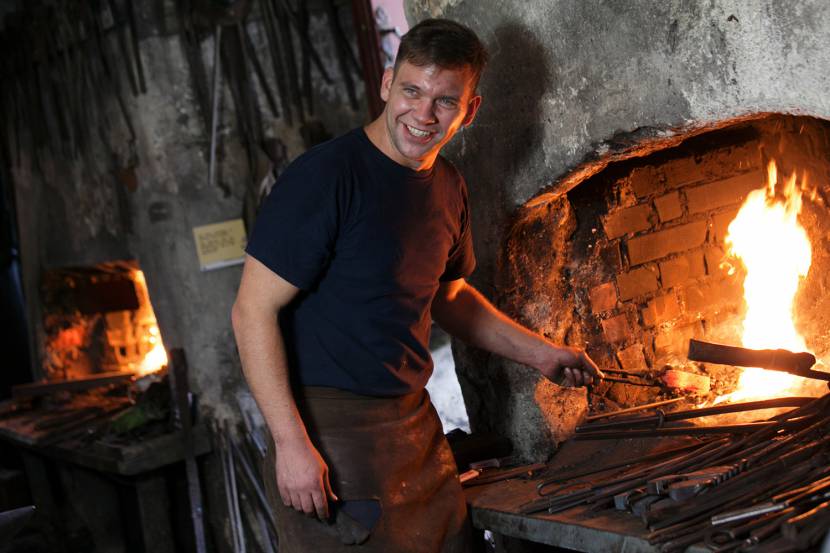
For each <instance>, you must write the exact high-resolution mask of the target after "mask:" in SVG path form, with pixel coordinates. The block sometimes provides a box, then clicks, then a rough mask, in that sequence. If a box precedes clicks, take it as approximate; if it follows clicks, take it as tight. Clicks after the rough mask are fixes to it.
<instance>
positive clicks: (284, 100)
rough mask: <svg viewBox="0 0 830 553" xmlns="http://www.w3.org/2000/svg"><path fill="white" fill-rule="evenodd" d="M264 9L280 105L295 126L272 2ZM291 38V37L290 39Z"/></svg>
mask: <svg viewBox="0 0 830 553" xmlns="http://www.w3.org/2000/svg"><path fill="white" fill-rule="evenodd" d="M260 5H261V6H262V8H263V11H262V19H263V21H264V24H265V35H266V37H267V38H268V45H269V51H270V53H271V65H272V66H273V69H274V77H275V79H276V81H277V91H278V92H279V95H280V104H281V106H282V112H283V113H284V114H285V119H286V121H287V122H288V124H289V125H291V126H293V125H294V114H293V111H294V110H293V109H292V106H291V97H290V92H289V90H288V85H287V83H286V82H285V68H284V66H283V54H282V49H281V48H280V41H279V37H278V36H277V28H276V26H277V22H276V19H275V18H276V16H275V15H274V6H273V4H272V3H271V0H264V1H263V2H262V3H261V4H260ZM289 38H290V37H289Z"/></svg>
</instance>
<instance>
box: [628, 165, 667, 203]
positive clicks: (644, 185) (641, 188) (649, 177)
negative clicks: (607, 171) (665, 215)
mask: <svg viewBox="0 0 830 553" xmlns="http://www.w3.org/2000/svg"><path fill="white" fill-rule="evenodd" d="M628 182H629V184H630V185H631V191H632V192H634V195H635V196H637V197H638V198H645V197H646V196H650V195H651V194H654V193H655V192H657V191H658V190H659V189H660V180H659V178H658V175H657V171H655V170H654V167H637V168H635V169H634V170H633V171H631V175H629V177H628Z"/></svg>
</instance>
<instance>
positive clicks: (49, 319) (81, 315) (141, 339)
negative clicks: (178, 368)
mask: <svg viewBox="0 0 830 553" xmlns="http://www.w3.org/2000/svg"><path fill="white" fill-rule="evenodd" d="M40 292H41V299H42V305H43V313H44V315H43V320H42V336H43V351H44V359H43V367H42V373H43V376H44V377H45V379H46V380H49V381H62V380H77V379H86V378H90V377H100V376H103V375H114V374H116V373H124V374H133V375H135V376H143V375H146V374H149V373H153V372H156V371H158V370H160V369H161V368H162V367H164V366H165V365H166V364H167V354H166V352H165V349H164V345H163V343H162V339H161V336H160V332H159V328H158V323H157V322H156V316H155V313H154V311H153V306H152V304H151V303H150V296H149V293H148V291H147V283H146V281H145V279H144V273H143V272H142V271H141V270H140V269H139V266H138V263H137V262H136V261H133V260H124V261H111V262H106V263H99V264H97V265H92V266H83V267H63V268H59V269H51V270H47V271H45V272H44V273H43V277H42V279H41V287H40Z"/></svg>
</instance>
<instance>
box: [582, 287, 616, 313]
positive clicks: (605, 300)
mask: <svg viewBox="0 0 830 553" xmlns="http://www.w3.org/2000/svg"><path fill="white" fill-rule="evenodd" d="M588 296H589V297H590V299H591V311H593V312H594V313H602V312H603V311H610V310H611V309H614V307H616V305H617V291H616V290H615V289H614V283H613V282H606V283H605V284H600V285H599V286H597V287H595V288H592V289H591V291H590V292H589V293H588Z"/></svg>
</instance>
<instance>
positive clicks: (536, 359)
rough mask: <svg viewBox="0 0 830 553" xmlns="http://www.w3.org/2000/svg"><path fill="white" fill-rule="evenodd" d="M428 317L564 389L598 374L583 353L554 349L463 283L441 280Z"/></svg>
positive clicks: (446, 328)
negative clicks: (536, 372) (527, 367)
mask: <svg viewBox="0 0 830 553" xmlns="http://www.w3.org/2000/svg"><path fill="white" fill-rule="evenodd" d="M432 318H433V319H434V320H435V321H436V322H437V323H438V324H439V325H441V328H443V329H444V330H446V331H447V332H449V333H450V334H452V335H453V336H455V337H457V338H459V339H461V340H463V341H465V342H468V343H470V344H472V345H474V346H477V347H480V348H482V349H486V350H488V351H491V352H493V353H495V354H497V355H501V356H502V357H506V358H508V359H512V360H513V361H516V362H518V363H522V364H524V365H528V366H531V367H534V368H536V369H538V370H539V371H540V372H541V373H542V374H543V375H544V376H546V377H547V378H549V379H550V380H553V381H554V382H557V383H561V384H563V385H566V386H579V385H582V384H590V383H591V382H592V381H593V380H594V379H595V378H602V372H601V371H600V370H599V368H598V367H597V366H596V364H595V363H594V362H593V361H592V360H591V358H590V357H588V354H586V353H585V352H584V351H583V350H580V349H578V348H572V347H569V346H561V345H555V344H553V343H552V342H550V341H549V340H547V339H545V338H544V337H543V336H540V335H538V334H536V333H534V332H531V331H530V330H528V329H526V328H525V327H523V326H521V325H519V324H518V323H516V322H514V321H513V320H511V319H510V318H509V317H507V315H505V314H504V313H502V312H501V311H499V310H498V309H496V308H495V307H494V306H493V305H492V304H491V303H490V302H489V301H487V299H486V298H485V297H484V296H482V295H481V293H480V292H479V291H478V290H476V289H475V288H474V287H473V286H471V285H470V284H468V283H467V282H466V281H465V280H464V279H458V280H453V281H450V282H442V283H441V285H440V287H439V289H438V293H437V294H436V296H435V299H434V300H433V302H432Z"/></svg>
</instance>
